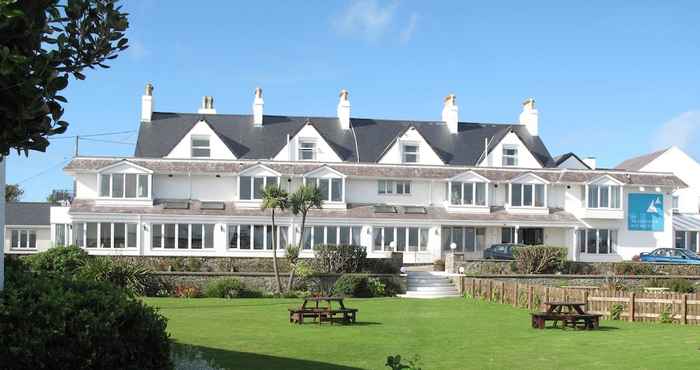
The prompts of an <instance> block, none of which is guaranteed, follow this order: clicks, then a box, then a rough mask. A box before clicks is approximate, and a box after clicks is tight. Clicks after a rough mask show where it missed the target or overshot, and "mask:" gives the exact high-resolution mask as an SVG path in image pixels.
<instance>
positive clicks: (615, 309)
mask: <svg viewBox="0 0 700 370" xmlns="http://www.w3.org/2000/svg"><path fill="white" fill-rule="evenodd" d="M624 310H625V306H623V305H622V304H620V303H615V304H613V305H612V306H610V320H620V317H621V316H622V311H624Z"/></svg>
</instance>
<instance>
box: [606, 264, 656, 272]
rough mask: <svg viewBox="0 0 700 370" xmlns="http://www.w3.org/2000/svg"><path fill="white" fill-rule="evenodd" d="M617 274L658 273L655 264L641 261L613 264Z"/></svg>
mask: <svg viewBox="0 0 700 370" xmlns="http://www.w3.org/2000/svg"><path fill="white" fill-rule="evenodd" d="M613 271H614V272H615V275H658V273H656V271H654V266H653V265H650V264H647V263H641V262H620V263H615V264H614V265H613Z"/></svg>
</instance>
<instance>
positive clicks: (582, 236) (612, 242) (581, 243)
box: [577, 228, 675, 256]
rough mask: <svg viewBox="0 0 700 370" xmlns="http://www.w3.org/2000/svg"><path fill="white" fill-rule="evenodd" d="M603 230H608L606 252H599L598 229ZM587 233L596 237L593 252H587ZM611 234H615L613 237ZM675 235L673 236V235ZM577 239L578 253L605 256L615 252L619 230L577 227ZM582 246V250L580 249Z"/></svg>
mask: <svg viewBox="0 0 700 370" xmlns="http://www.w3.org/2000/svg"><path fill="white" fill-rule="evenodd" d="M601 230H605V231H607V232H608V238H607V242H608V252H607V253H600V231H601ZM589 234H595V237H596V242H595V252H594V253H589V252H588V235H589ZM613 234H614V235H615V236H614V237H613ZM674 237H675V236H674ZM577 238H578V239H579V240H577V242H578V246H577V247H578V251H579V253H580V254H588V255H601V256H607V255H613V254H616V253H617V241H618V238H619V232H618V230H617V229H605V228H599V229H579V230H578V235H577ZM582 248H583V250H581V249H582Z"/></svg>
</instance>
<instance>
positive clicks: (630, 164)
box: [615, 148, 670, 171]
mask: <svg viewBox="0 0 700 370" xmlns="http://www.w3.org/2000/svg"><path fill="white" fill-rule="evenodd" d="M669 149H670V148H666V149H662V150H659V151H656V152H653V153H647V154H644V155H640V156H639V157H634V158H630V159H627V160H625V161H623V162H622V163H620V164H618V165H617V166H615V168H616V169H619V170H628V171H639V170H641V169H642V168H644V166H646V165H648V164H649V163H651V161H653V160H654V159H656V158H658V157H659V156H661V155H662V154H664V153H666V151H667V150H669Z"/></svg>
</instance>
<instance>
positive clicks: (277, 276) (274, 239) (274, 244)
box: [272, 208, 282, 294]
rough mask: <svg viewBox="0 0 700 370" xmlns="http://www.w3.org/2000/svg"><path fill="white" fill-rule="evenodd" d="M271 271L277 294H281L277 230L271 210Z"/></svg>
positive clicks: (273, 213)
mask: <svg viewBox="0 0 700 370" xmlns="http://www.w3.org/2000/svg"><path fill="white" fill-rule="evenodd" d="M272 269H273V270H274V271H275V281H276V282H277V294H281V293H282V280H281V279H280V272H279V269H278V268H277V228H276V227H275V210H274V208H273V209H272Z"/></svg>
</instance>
